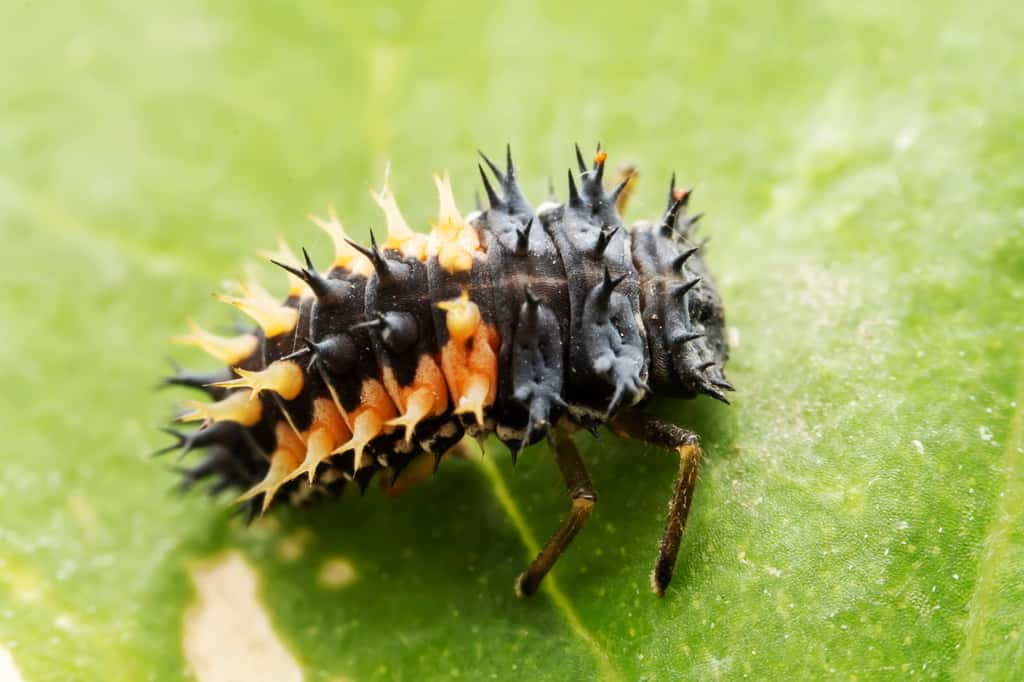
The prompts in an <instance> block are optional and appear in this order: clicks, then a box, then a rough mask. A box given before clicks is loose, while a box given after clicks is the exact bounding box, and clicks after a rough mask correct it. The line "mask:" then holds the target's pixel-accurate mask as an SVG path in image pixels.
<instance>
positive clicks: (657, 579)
mask: <svg viewBox="0 0 1024 682" xmlns="http://www.w3.org/2000/svg"><path fill="white" fill-rule="evenodd" d="M611 428H612V430H613V431H615V433H617V434H619V435H621V436H623V437H626V438H637V439H639V440H642V441H646V442H648V443H650V444H651V445H657V446H659V447H662V448H665V449H666V450H675V451H676V452H677V453H679V475H678V476H677V477H676V488H675V492H674V493H673V494H672V499H671V500H670V501H669V503H668V519H667V521H666V523H665V534H664V535H663V536H662V538H661V548H660V549H659V551H658V561H657V563H656V564H654V571H653V572H652V573H651V588H652V589H653V590H654V593H655V594H657V595H658V596H659V597H663V596H665V588H666V587H668V584H669V582H670V581H671V580H672V572H673V571H674V570H675V568H676V556H677V555H678V554H679V543H680V542H681V541H682V537H683V529H684V528H686V517H687V515H689V513H690V505H691V504H692V502H693V488H694V485H696V483H697V469H698V468H700V457H701V452H700V440H699V439H698V438H697V435H696V434H694V433H693V432H691V431H687V430H686V429H684V428H682V427H680V426H676V425H675V424H670V423H668V422H664V421H661V420H660V419H655V418H654V417H650V416H648V415H646V414H641V413H639V412H627V413H624V414H622V415H621V416H619V417H616V419H615V421H614V422H613V423H612V424H611Z"/></svg>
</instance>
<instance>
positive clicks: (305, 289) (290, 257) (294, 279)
mask: <svg viewBox="0 0 1024 682" xmlns="http://www.w3.org/2000/svg"><path fill="white" fill-rule="evenodd" d="M258 253H259V256H260V257H261V258H266V259H267V260H275V261H277V262H278V263H284V264H285V265H287V266H289V267H292V268H296V269H297V270H301V269H302V268H303V265H302V263H300V262H299V259H298V257H297V256H296V255H295V252H294V251H292V249H291V247H290V246H288V242H286V241H285V240H284V237H278V238H277V250H276V251H259V252H258ZM285 274H286V275H287V276H288V296H289V297H296V298H297V297H301V296H312V295H313V290H312V289H310V288H309V285H307V284H306V283H305V282H304V281H302V278H301V277H298V276H296V275H295V274H293V273H291V272H286V273H285Z"/></svg>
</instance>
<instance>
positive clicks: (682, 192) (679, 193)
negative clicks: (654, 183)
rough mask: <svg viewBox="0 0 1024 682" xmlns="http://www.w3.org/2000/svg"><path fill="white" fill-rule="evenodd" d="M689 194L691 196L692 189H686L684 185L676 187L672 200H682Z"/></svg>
mask: <svg viewBox="0 0 1024 682" xmlns="http://www.w3.org/2000/svg"><path fill="white" fill-rule="evenodd" d="M688 196H690V190H688V189H684V188H682V187H676V188H675V189H673V190H672V200H673V201H682V200H683V199H685V198H686V197H688Z"/></svg>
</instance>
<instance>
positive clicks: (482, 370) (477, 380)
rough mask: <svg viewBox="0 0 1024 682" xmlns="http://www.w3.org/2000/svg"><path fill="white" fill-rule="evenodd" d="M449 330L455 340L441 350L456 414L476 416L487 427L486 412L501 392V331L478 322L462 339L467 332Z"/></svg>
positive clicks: (478, 422)
mask: <svg viewBox="0 0 1024 682" xmlns="http://www.w3.org/2000/svg"><path fill="white" fill-rule="evenodd" d="M470 305H472V306H473V307H474V308H475V307H476V305H475V304H473V303H470ZM448 315H449V316H450V315H451V312H449V313H448ZM448 329H449V334H451V337H452V338H451V339H450V340H449V341H448V343H446V344H445V345H444V347H443V348H442V349H441V367H442V368H443V370H444V375H445V378H446V379H447V381H448V387H449V389H450V390H451V394H452V402H453V403H454V404H455V414H472V415H474V416H475V417H476V421H477V424H480V425H483V423H484V409H485V408H486V407H489V406H490V405H493V404H494V399H495V396H496V394H497V390H498V348H499V347H500V345H501V340H500V338H499V335H498V330H497V329H495V328H494V327H493V326H492V325H489V324H481V323H477V324H476V325H475V328H474V329H473V332H472V335H471V336H469V337H468V338H466V337H462V332H464V329H460V334H458V335H456V334H452V333H451V332H452V325H451V324H449V327H448ZM460 337H462V338H461V339H460Z"/></svg>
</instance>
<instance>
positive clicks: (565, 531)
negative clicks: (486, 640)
mask: <svg viewBox="0 0 1024 682" xmlns="http://www.w3.org/2000/svg"><path fill="white" fill-rule="evenodd" d="M555 458H556V460H557V461H558V469H559V470H560V471H561V472H562V479H563V480H564V481H565V488H566V490H567V491H568V493H569V497H570V498H571V499H572V509H571V510H570V511H569V515H568V516H567V517H566V518H565V520H564V521H562V525H561V526H559V527H558V530H556V531H555V533H554V535H552V536H551V539H550V540H548V542H547V544H546V545H544V548H543V549H541V550H540V554H538V555H537V558H536V559H534V560H533V563H531V564H530V566H529V567H528V568H527V569H526V570H525V571H523V573H522V575H520V576H519V578H518V579H517V580H516V594H518V595H519V596H520V597H528V596H529V595H531V594H533V593H534V592H536V591H537V587H538V586H539V585H540V581H541V580H543V579H544V576H545V575H547V573H548V571H550V570H551V567H552V566H554V565H555V562H556V561H558V557H560V556H561V555H562V552H564V551H565V550H566V548H567V547H568V546H569V544H570V543H571V542H572V540H573V538H575V537H576V534H577V533H579V532H580V529H581V528H583V524H585V523H586V522H587V519H589V518H590V514H591V512H592V511H593V509H594V502H596V501H597V494H596V493H595V492H594V486H593V484H592V483H591V482H590V476H588V475H587V469H586V467H584V465H583V459H582V458H580V453H579V450H577V449H576V444H575V443H573V442H572V439H571V437H570V435H569V434H568V433H565V432H563V431H561V430H556V431H555Z"/></svg>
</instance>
